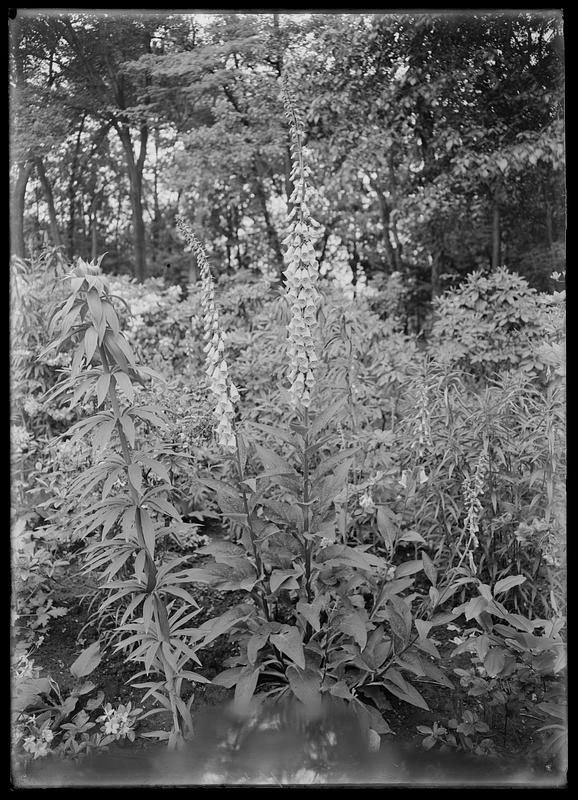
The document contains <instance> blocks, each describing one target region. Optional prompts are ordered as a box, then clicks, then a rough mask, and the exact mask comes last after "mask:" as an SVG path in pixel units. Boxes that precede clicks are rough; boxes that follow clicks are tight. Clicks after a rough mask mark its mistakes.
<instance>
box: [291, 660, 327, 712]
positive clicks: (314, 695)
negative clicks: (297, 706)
mask: <svg viewBox="0 0 578 800" xmlns="http://www.w3.org/2000/svg"><path fill="white" fill-rule="evenodd" d="M286 675H287V679H288V680H289V686H290V687H291V691H292V692H293V694H294V695H295V697H296V698H297V699H298V700H300V701H301V702H302V703H303V705H304V706H305V707H306V708H307V709H308V711H309V712H311V713H312V714H313V715H315V714H318V713H319V711H320V710H321V675H320V674H319V672H318V671H314V670H312V669H308V670H303V669H299V668H298V667H296V666H294V665H293V664H290V665H289V666H288V667H287V672H286Z"/></svg>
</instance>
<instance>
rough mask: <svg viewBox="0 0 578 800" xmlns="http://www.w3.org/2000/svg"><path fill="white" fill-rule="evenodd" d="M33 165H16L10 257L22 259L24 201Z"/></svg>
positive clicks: (23, 251) (23, 250)
mask: <svg viewBox="0 0 578 800" xmlns="http://www.w3.org/2000/svg"><path fill="white" fill-rule="evenodd" d="M32 168H33V163H32V162H31V161H25V162H22V163H21V164H19V165H18V175H17V177H16V180H15V182H14V185H13V187H12V192H11V201H10V245H11V246H10V251H11V253H12V255H15V256H19V258H24V257H25V255H26V248H25V245H24V200H25V197H26V186H27V184H28V179H29V178H30V175H31V173H32Z"/></svg>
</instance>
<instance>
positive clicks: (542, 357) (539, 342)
mask: <svg viewBox="0 0 578 800" xmlns="http://www.w3.org/2000/svg"><path fill="white" fill-rule="evenodd" d="M564 299H565V298H564V294H563V293H557V294H554V295H549V294H544V293H542V294H539V293H538V292H536V290H535V289H532V288H530V286H529V285H528V283H527V281H526V280H525V279H524V278H522V277H521V276H520V275H517V274H514V273H511V272H508V270H507V269H505V268H503V267H502V268H500V269H497V270H496V271H495V272H493V273H490V274H488V275H484V274H483V273H481V272H474V273H471V274H470V275H469V276H468V277H467V279H466V280H465V281H464V282H463V283H462V284H461V285H460V286H459V287H458V288H457V289H454V290H450V291H448V292H446V293H445V294H444V295H442V296H441V297H439V298H437V299H436V300H435V303H434V309H435V321H434V325H433V330H432V346H433V347H434V348H436V349H438V348H439V352H440V355H441V357H443V358H444V359H445V360H447V361H448V362H449V363H450V364H452V365H453V366H456V367H460V368H462V369H464V370H465V371H467V372H471V373H472V374H473V375H474V376H476V377H478V378H479V377H491V376H492V375H493V374H495V373H496V372H498V371H500V370H503V369H514V368H517V369H520V370H522V371H523V372H525V373H527V374H529V375H537V374H540V373H542V372H543V371H544V370H546V369H547V368H548V367H551V366H552V362H554V366H555V367H559V365H560V358H559V355H557V353H556V350H554V352H552V351H551V350H550V348H552V347H554V348H555V347H556V345H559V343H560V340H561V337H562V335H563V324H564V321H563V306H562V304H563V302H564ZM544 345H547V346H546V347H545V346H544ZM556 362H558V364H556Z"/></svg>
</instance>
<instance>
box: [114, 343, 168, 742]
mask: <svg viewBox="0 0 578 800" xmlns="http://www.w3.org/2000/svg"><path fill="white" fill-rule="evenodd" d="M98 351H99V354H100V358H101V360H102V367H103V370H104V372H105V374H108V375H110V381H109V385H108V398H109V400H110V404H111V406H112V410H113V413H114V415H115V417H116V428H117V431H118V435H119V440H120V446H121V450H122V454H123V458H124V461H125V464H126V465H127V467H129V466H130V465H131V464H132V463H133V459H132V453H131V448H130V445H129V442H128V440H127V437H126V434H125V432H124V430H123V427H122V424H121V422H120V419H121V416H122V414H121V408H120V403H119V399H118V394H117V392H116V380H115V377H114V373H113V372H112V371H111V369H110V364H109V362H108V356H107V354H106V350H105V349H104V347H103V346H102V345H99V346H98ZM129 492H130V495H131V498H132V501H133V503H134V505H135V508H136V513H135V527H136V532H137V539H138V543H139V545H140V547H141V548H142V549H143V550H144V553H145V569H146V576H147V590H148V591H149V592H150V593H151V594H153V595H154V600H155V602H154V609H155V615H154V617H155V622H156V627H157V635H158V636H159V638H160V639H161V640H162V641H163V642H169V641H170V630H169V621H168V615H167V609H166V606H165V603H164V601H163V600H162V598H161V597H160V596H159V595H158V594H157V593H156V592H155V586H156V580H157V568H156V564H155V563H154V560H153V558H152V556H151V554H150V552H149V549H148V547H147V545H146V542H145V538H144V533H143V527H142V518H141V513H140V501H141V498H140V495H139V492H138V491H137V490H136V489H135V487H134V486H133V485H132V484H131V483H130V482H129ZM160 658H161V661H162V664H163V671H164V673H165V677H166V679H167V686H168V690H169V698H170V703H171V711H172V715H173V730H174V732H175V733H176V735H177V739H180V737H181V736H182V734H181V728H180V722H179V712H178V708H177V702H176V696H177V692H176V689H175V685H174V675H173V670H172V667H171V666H170V664H169V663H168V662H167V660H166V657H165V654H164V653H163V652H162V647H161V648H160Z"/></svg>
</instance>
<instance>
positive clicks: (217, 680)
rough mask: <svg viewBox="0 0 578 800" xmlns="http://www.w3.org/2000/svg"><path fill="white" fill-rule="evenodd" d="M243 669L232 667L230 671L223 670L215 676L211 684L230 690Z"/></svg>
mask: <svg viewBox="0 0 578 800" xmlns="http://www.w3.org/2000/svg"><path fill="white" fill-rule="evenodd" d="M244 669H245V667H233V668H232V669H225V670H223V671H222V672H219V674H218V675H215V677H214V678H213V680H212V681H211V683H214V684H216V685H217V686H224V687H225V688H226V689H232V688H233V686H235V685H236V683H237V681H238V680H239V678H240V677H241V674H242V673H243V671H244Z"/></svg>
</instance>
